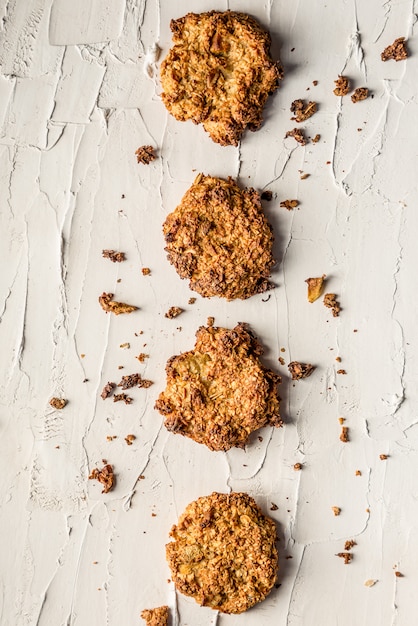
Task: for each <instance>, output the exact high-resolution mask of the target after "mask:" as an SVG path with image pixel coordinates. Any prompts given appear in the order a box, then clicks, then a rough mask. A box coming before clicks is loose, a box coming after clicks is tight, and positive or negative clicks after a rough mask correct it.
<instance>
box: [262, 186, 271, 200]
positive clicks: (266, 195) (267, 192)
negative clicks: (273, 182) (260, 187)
mask: <svg viewBox="0 0 418 626" xmlns="http://www.w3.org/2000/svg"><path fill="white" fill-rule="evenodd" d="M261 199H262V200H266V202H271V200H272V199H273V192H272V191H270V189H266V190H265V191H262V192H261Z"/></svg>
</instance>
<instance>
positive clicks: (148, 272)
mask: <svg viewBox="0 0 418 626" xmlns="http://www.w3.org/2000/svg"><path fill="white" fill-rule="evenodd" d="M141 272H142V274H143V276H149V275H150V274H151V270H150V268H149V267H143V268H142V270H141Z"/></svg>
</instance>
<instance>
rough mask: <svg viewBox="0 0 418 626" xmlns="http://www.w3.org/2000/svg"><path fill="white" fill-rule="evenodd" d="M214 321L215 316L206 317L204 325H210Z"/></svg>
mask: <svg viewBox="0 0 418 626" xmlns="http://www.w3.org/2000/svg"><path fill="white" fill-rule="evenodd" d="M214 323H215V318H214V317H208V319H207V321H206V326H209V327H212V326H213V325H214Z"/></svg>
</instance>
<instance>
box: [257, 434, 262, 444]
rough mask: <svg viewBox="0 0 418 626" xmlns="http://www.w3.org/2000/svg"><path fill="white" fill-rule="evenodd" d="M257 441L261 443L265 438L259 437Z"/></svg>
mask: <svg viewBox="0 0 418 626" xmlns="http://www.w3.org/2000/svg"><path fill="white" fill-rule="evenodd" d="M257 439H258V441H259V442H260V443H261V442H262V441H263V437H262V436H261V435H259V436H258V437H257Z"/></svg>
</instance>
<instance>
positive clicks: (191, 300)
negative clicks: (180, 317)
mask: <svg viewBox="0 0 418 626" xmlns="http://www.w3.org/2000/svg"><path fill="white" fill-rule="evenodd" d="M195 302H196V298H189V301H188V303H187V304H194V303H195Z"/></svg>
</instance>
